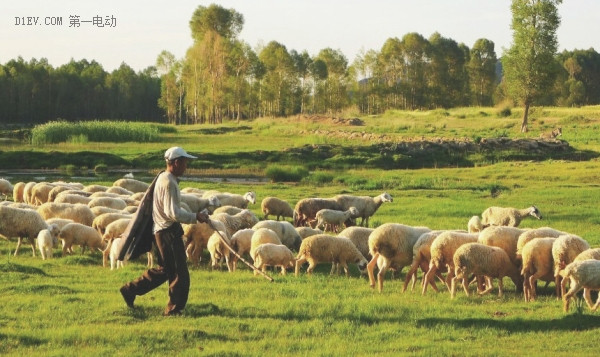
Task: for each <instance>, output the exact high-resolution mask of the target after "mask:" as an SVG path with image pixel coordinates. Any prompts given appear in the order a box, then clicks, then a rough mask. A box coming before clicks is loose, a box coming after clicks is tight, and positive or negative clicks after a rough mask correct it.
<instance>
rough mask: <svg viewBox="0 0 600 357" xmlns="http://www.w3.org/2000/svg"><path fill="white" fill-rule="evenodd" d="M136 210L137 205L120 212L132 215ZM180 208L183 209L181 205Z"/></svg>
mask: <svg viewBox="0 0 600 357" xmlns="http://www.w3.org/2000/svg"><path fill="white" fill-rule="evenodd" d="M138 208H139V205H137V206H127V207H125V208H124V209H123V211H121V212H123V213H125V214H134V213H135V212H137V210H138ZM181 208H183V205H182V206H181ZM188 212H189V211H188Z"/></svg>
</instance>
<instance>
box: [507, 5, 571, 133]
mask: <svg viewBox="0 0 600 357" xmlns="http://www.w3.org/2000/svg"><path fill="white" fill-rule="evenodd" d="M560 3H562V0H513V1H512V5H511V11H512V15H513V18H512V24H511V28H512V30H513V43H512V46H511V47H510V49H509V50H508V52H507V53H506V54H505V56H504V59H503V61H502V64H503V67H504V80H505V81H506V88H507V90H508V94H509V95H510V96H511V97H512V98H513V99H514V100H516V101H518V102H520V103H521V104H522V105H523V106H524V108H525V110H524V111H523V120H522V122H521V132H527V119H528V114H529V107H530V106H531V105H532V104H534V103H535V100H536V99H538V98H539V97H540V96H541V95H543V94H544V92H545V91H547V90H548V89H550V88H551V87H552V86H553V84H554V79H555V78H556V74H557V72H556V66H555V63H554V55H555V54H556V51H557V47H558V41H557V39H556V30H557V29H558V26H559V25H560V16H559V15H558V9H557V5H558V4H560Z"/></svg>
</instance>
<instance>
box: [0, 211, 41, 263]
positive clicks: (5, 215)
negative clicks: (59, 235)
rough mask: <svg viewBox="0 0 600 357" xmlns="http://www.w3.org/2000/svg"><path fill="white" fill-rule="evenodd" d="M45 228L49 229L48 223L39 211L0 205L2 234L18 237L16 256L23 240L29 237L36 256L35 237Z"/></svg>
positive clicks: (8, 236) (7, 236)
mask: <svg viewBox="0 0 600 357" xmlns="http://www.w3.org/2000/svg"><path fill="white" fill-rule="evenodd" d="M44 229H48V224H47V223H46V222H45V221H44V218H43V217H42V216H41V215H40V214H39V213H38V212H37V211H35V210H30V209H22V208H15V207H9V206H4V205H0V235H1V236H4V237H6V238H7V239H8V238H13V237H17V239H18V240H17V247H16V249H15V253H14V255H15V256H16V255H17V254H18V253H19V248H20V247H21V242H22V240H23V239H29V242H30V243H31V250H32V252H33V256H34V257H35V238H36V237H37V236H38V234H39V233H40V231H41V230H44Z"/></svg>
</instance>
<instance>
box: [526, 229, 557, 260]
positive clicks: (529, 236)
mask: <svg viewBox="0 0 600 357" xmlns="http://www.w3.org/2000/svg"><path fill="white" fill-rule="evenodd" d="M563 234H567V233H565V232H562V231H558V230H556V229H553V228H550V227H541V228H535V229H529V230H526V231H525V232H523V233H521V235H520V236H519V239H518V240H517V254H516V258H517V260H522V257H521V255H522V251H523V247H524V246H525V244H527V243H528V242H529V241H531V240H533V239H536V238H558V237H560V236H561V235H563Z"/></svg>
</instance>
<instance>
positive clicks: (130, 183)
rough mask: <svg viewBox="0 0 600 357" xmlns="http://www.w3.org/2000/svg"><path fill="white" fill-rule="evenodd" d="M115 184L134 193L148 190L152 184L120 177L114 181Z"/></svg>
mask: <svg viewBox="0 0 600 357" xmlns="http://www.w3.org/2000/svg"><path fill="white" fill-rule="evenodd" d="M113 186H116V187H122V188H124V189H126V190H128V191H130V192H133V193H136V192H146V190H147V189H148V187H150V185H149V184H147V183H145V182H142V181H139V180H135V179H129V178H122V179H118V180H117V181H115V182H113Z"/></svg>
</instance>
